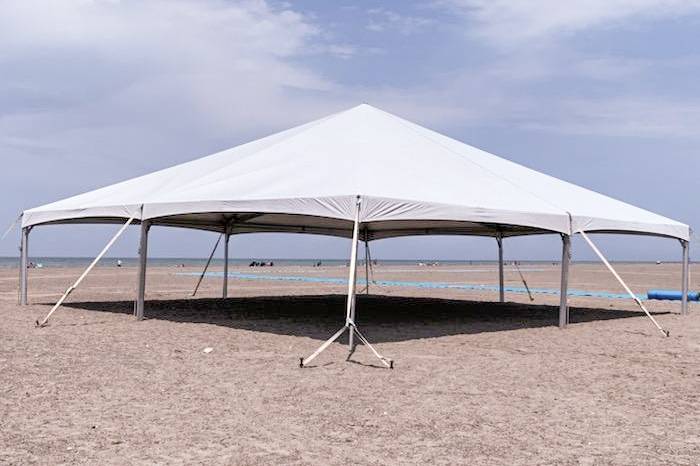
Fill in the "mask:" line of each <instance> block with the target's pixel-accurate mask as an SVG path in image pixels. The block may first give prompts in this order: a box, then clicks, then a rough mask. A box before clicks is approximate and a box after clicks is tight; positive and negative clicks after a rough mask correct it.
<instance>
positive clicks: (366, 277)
mask: <svg viewBox="0 0 700 466" xmlns="http://www.w3.org/2000/svg"><path fill="white" fill-rule="evenodd" d="M365 294H369V244H368V243H367V233H366V232H365Z"/></svg>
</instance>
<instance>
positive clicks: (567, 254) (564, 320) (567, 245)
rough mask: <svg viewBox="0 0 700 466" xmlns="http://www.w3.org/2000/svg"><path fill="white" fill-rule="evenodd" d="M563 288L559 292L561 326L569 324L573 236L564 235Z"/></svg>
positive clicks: (562, 237)
mask: <svg viewBox="0 0 700 466" xmlns="http://www.w3.org/2000/svg"><path fill="white" fill-rule="evenodd" d="M561 240H562V252H561V290H560V292H559V296H560V297H559V328H566V326H567V325H569V296H568V293H569V263H570V262H571V237H570V236H569V235H562V236H561Z"/></svg>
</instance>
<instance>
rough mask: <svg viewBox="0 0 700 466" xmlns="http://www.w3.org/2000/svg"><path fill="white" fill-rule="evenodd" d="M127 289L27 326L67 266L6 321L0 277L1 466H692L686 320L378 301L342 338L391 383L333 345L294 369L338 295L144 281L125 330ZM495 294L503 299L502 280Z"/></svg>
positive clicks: (157, 272)
mask: <svg viewBox="0 0 700 466" xmlns="http://www.w3.org/2000/svg"><path fill="white" fill-rule="evenodd" d="M527 268H531V267H530V266H528V267H527ZM535 268H538V269H539V271H528V272H526V273H525V274H526V278H527V279H528V282H529V284H530V286H533V287H543V288H546V287H556V286H557V283H558V279H559V278H558V268H557V267H555V266H536V267H535ZM619 268H620V271H621V274H622V276H623V277H626V278H628V279H629V281H630V282H631V284H632V287H633V288H634V289H635V291H640V292H643V291H645V290H646V289H648V288H651V287H658V288H678V285H679V283H680V267H679V266H678V265H672V264H668V265H659V266H655V265H644V266H643V265H620V267H619ZM234 271H245V272H249V271H250V270H249V269H248V268H235V269H234ZM135 272H136V271H135V269H133V268H122V269H116V268H98V269H96V270H95V271H94V273H93V274H92V275H91V276H89V277H88V279H87V280H86V281H85V282H84V285H83V287H82V288H80V289H79V290H78V291H76V292H75V293H74V294H73V295H72V296H71V297H70V298H69V302H68V304H67V306H66V307H65V308H62V309H61V310H59V311H58V313H57V314H55V318H54V319H52V321H51V323H50V326H48V327H46V328H43V329H35V328H34V327H33V322H34V320H35V319H37V318H40V317H42V316H43V315H44V314H45V313H46V312H47V311H48V310H49V308H50V305H51V304H52V303H53V302H54V301H55V300H56V299H57V298H58V297H59V295H60V292H61V291H63V290H64V289H65V288H66V287H67V286H68V285H69V284H70V282H71V281H72V280H73V279H74V278H75V277H77V275H79V273H80V270H78V269H41V270H39V269H35V270H31V271H30V301H31V305H30V306H28V307H23V308H21V307H19V306H17V305H16V301H17V270H4V271H0V312H2V324H1V326H0V373H1V374H2V375H1V376H0V377H1V378H0V463H2V464H35V463H36V464H61V463H70V464H73V463H78V464H154V463H163V464H165V463H167V464H320V465H329V464H348V463H351V464H502V465H516V464H653V465H657V464H699V463H700V412H699V410H698V408H699V401H700V366H699V361H700V315H698V314H699V313H700V306H699V305H698V304H691V315H689V316H687V317H681V316H679V315H676V314H675V312H677V311H678V310H679V307H680V306H679V304H678V303H662V302H651V303H650V307H651V308H652V310H653V311H655V312H658V313H659V314H658V315H657V318H658V320H659V321H660V322H661V323H662V325H664V326H666V327H667V328H668V329H669V330H670V331H671V337H670V338H663V337H662V336H661V335H660V333H658V331H657V330H656V329H655V328H654V327H653V326H652V324H651V322H650V321H649V320H648V318H647V317H645V316H643V315H640V313H639V312H636V311H637V310H636V309H635V306H634V304H633V303H631V302H629V301H622V300H606V299H593V298H573V299H572V305H573V306H574V308H573V309H572V317H571V318H572V325H571V326H570V327H569V328H568V329H566V330H564V331H562V330H559V329H558V328H557V327H556V326H555V322H556V320H557V310H556V308H555V307H553V305H554V304H556V302H557V299H558V298H557V297H556V296H543V295H536V296H535V301H534V303H530V302H529V301H528V298H527V296H526V295H522V294H520V295H509V296H508V298H509V299H511V300H514V301H517V303H509V304H506V305H500V304H496V303H493V302H479V301H480V300H488V301H493V300H494V299H495V298H496V296H495V294H494V293H490V292H478V293H477V292H472V291H460V290H452V289H451V290H444V289H442V290H439V289H414V288H376V287H374V288H372V289H371V291H372V293H375V294H372V295H369V296H361V297H360V299H359V301H358V316H359V318H358V321H359V325H360V327H361V329H362V330H363V331H364V333H365V334H366V336H367V337H368V338H369V339H370V340H371V341H372V342H375V343H376V346H377V348H378V349H379V350H380V351H381V352H383V353H385V354H386V355H387V356H388V357H391V358H393V359H395V360H396V368H395V369H394V370H393V371H392V370H387V369H383V368H382V367H380V365H379V364H378V361H377V360H376V359H374V358H373V356H372V355H371V354H370V353H369V351H368V350H367V349H366V348H363V347H359V348H358V351H357V352H356V353H355V355H354V356H353V358H352V360H351V361H350V362H346V360H345V359H346V356H347V349H346V346H344V345H341V344H334V345H332V346H331V347H330V348H329V350H328V351H327V352H325V353H323V354H322V355H321V356H319V358H318V359H316V360H315V361H314V362H313V363H312V365H313V367H310V368H305V369H300V368H298V358H299V357H300V356H303V355H308V354H310V353H311V352H312V351H313V350H315V349H316V347H318V345H319V344H320V343H321V341H322V340H325V339H326V338H327V337H328V336H330V335H331V334H332V333H333V332H335V330H337V329H338V328H339V327H340V326H341V325H342V323H343V319H344V317H343V316H344V299H343V297H342V296H341V295H340V294H342V293H343V292H344V287H343V286H342V285H327V284H313V283H295V282H273V281H259V280H258V281H241V280H231V283H230V295H231V296H232V298H231V299H229V300H227V301H223V300H221V299H217V298H216V297H217V296H218V295H219V294H220V287H221V283H222V282H221V279H215V278H207V279H206V280H205V282H204V284H203V287H202V289H201V293H200V295H198V297H197V298H196V299H191V298H188V295H189V294H190V293H191V290H192V288H193V287H194V283H195V282H196V279H197V278H196V277H194V276H182V275H177V272H182V269H175V268H166V267H161V268H152V269H151V270H150V271H149V275H148V298H149V300H150V302H148V303H147V311H146V314H147V317H148V319H147V320H145V321H143V322H137V321H135V320H134V318H133V317H132V316H131V310H132V300H133V296H134V288H135V281H136V273H135ZM255 272H256V273H274V274H289V275H299V274H304V275H308V276H333V277H343V276H344V274H345V273H346V269H345V267H322V268H304V267H291V266H290V267H284V268H282V267H275V268H274V269H256V270H255ZM693 274H694V275H693V276H694V277H698V276H700V268H697V267H696V268H694V270H693ZM375 278H378V279H387V280H410V281H418V280H433V281H445V282H455V283H494V282H495V278H496V277H495V272H494V270H493V267H492V266H439V267H434V268H419V267H409V266H391V267H389V266H383V267H381V266H380V267H378V268H377V270H376V277H375ZM507 281H508V284H510V285H514V286H518V285H520V283H519V280H518V278H517V275H516V274H515V273H514V272H513V271H512V270H510V269H508V275H507ZM694 285H697V282H696V283H694ZM571 286H572V288H578V289H589V290H608V291H614V292H620V290H619V287H618V286H616V285H615V283H614V282H613V281H612V277H611V276H610V275H609V274H608V273H607V272H606V271H605V270H604V269H602V268H601V267H599V266H597V265H587V264H577V265H575V266H574V267H573V270H572V285H571ZM360 288H361V287H360ZM695 288H697V286H695ZM291 295H297V296H294V297H292V296H291ZM409 298H410V299H409ZM207 347H211V348H213V351H212V352H210V353H205V352H203V349H204V348H207Z"/></svg>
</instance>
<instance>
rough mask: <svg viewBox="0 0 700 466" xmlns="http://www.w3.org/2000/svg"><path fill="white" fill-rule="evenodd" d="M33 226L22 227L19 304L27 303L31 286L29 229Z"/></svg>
mask: <svg viewBox="0 0 700 466" xmlns="http://www.w3.org/2000/svg"><path fill="white" fill-rule="evenodd" d="M30 230H31V227H25V228H22V240H21V243H20V258H19V304H20V306H26V305H27V302H28V301H27V288H28V286H29V283H28V279H29V271H28V265H29V231H30Z"/></svg>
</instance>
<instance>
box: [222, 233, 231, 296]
mask: <svg viewBox="0 0 700 466" xmlns="http://www.w3.org/2000/svg"><path fill="white" fill-rule="evenodd" d="M230 237H231V235H229V234H228V233H226V238H225V239H224V290H223V297H224V299H226V298H228V240H229V238H230Z"/></svg>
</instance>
